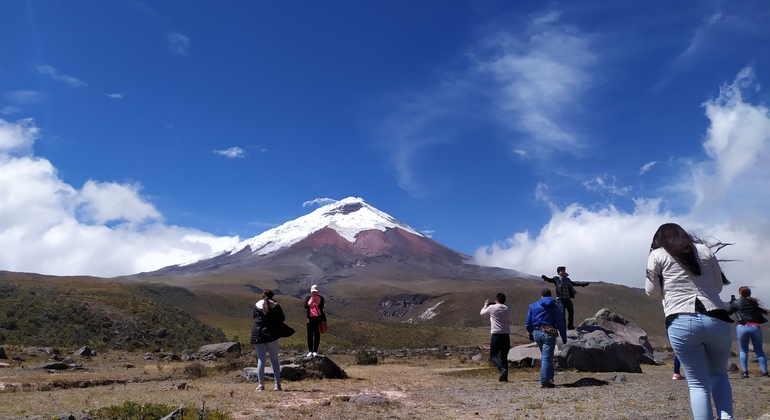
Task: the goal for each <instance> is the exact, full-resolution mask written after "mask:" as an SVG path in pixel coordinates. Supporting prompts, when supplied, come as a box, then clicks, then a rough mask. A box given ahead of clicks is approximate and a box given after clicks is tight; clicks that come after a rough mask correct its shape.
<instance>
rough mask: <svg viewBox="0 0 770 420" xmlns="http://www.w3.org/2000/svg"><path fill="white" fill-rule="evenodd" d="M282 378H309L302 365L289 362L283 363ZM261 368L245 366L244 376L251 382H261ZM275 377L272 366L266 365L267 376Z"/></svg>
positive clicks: (281, 367)
mask: <svg viewBox="0 0 770 420" xmlns="http://www.w3.org/2000/svg"><path fill="white" fill-rule="evenodd" d="M280 369H281V380H286V381H301V380H303V379H307V378H308V372H307V370H305V368H303V367H302V366H300V365H296V364H287V365H281V366H280ZM258 372H259V370H258V369H257V368H255V367H246V368H243V377H244V378H246V380H247V381H249V382H259V374H258ZM274 377H275V375H274V373H273V367H272V366H265V378H270V379H273V378H274Z"/></svg>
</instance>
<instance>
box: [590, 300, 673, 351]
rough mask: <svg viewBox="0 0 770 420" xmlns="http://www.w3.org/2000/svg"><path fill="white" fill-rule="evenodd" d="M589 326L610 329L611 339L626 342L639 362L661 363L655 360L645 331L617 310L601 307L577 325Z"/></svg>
mask: <svg viewBox="0 0 770 420" xmlns="http://www.w3.org/2000/svg"><path fill="white" fill-rule="evenodd" d="M590 326H595V327H601V328H603V329H605V330H608V331H611V333H610V334H609V335H610V337H611V338H612V339H613V340H615V341H620V342H626V343H628V344H629V345H630V346H631V349H632V350H633V351H634V354H635V355H636V359H637V360H638V361H639V363H644V364H650V365H655V364H661V363H660V362H658V361H657V360H655V354H654V350H653V348H652V344H650V341H649V340H648V339H647V333H646V332H645V331H644V330H643V329H641V328H639V327H638V326H636V325H635V324H632V323H631V322H630V321H628V320H626V319H625V318H624V317H623V316H622V315H620V314H618V313H617V312H615V311H613V310H611V309H607V308H603V309H601V310H599V312H597V313H596V315H594V317H593V318H588V319H586V320H584V321H583V322H581V323H580V325H579V327H584V328H585V327H590Z"/></svg>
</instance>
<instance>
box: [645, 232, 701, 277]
mask: <svg viewBox="0 0 770 420" xmlns="http://www.w3.org/2000/svg"><path fill="white" fill-rule="evenodd" d="M695 242H699V241H698V239H697V238H694V237H693V236H692V235H690V234H689V233H687V231H686V230H684V229H682V227H681V226H679V225H677V224H676V223H665V224H662V225H660V227H659V228H658V230H657V232H655V235H654V236H653V237H652V244H650V251H652V250H653V249H658V248H663V249H665V250H666V252H668V253H669V254H670V255H671V256H672V257H674V259H675V260H676V261H677V262H678V263H679V264H682V265H683V266H684V267H686V268H687V269H688V270H690V272H691V273H693V274H695V275H696V276H700V273H701V269H700V264H698V251H697V250H696V249H695Z"/></svg>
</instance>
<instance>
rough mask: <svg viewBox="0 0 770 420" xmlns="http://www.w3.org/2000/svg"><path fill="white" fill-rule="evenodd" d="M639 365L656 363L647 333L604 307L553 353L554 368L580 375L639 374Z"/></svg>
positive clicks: (640, 369)
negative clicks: (575, 372) (574, 370)
mask: <svg viewBox="0 0 770 420" xmlns="http://www.w3.org/2000/svg"><path fill="white" fill-rule="evenodd" d="M640 363H647V364H656V361H655V357H654V355H653V349H652V346H651V345H650V342H649V341H648V340H647V333H645V332H644V330H642V329H641V328H639V327H637V326H636V325H634V324H631V323H630V322H628V321H627V320H626V319H625V318H623V317H622V316H621V315H619V314H617V313H615V312H613V311H612V310H610V309H606V308H605V309H602V310H600V311H599V312H597V313H596V315H595V316H594V317H593V318H589V319H586V320H585V321H583V322H582V323H581V324H580V325H579V326H578V328H577V329H576V330H575V331H574V332H572V333H570V334H569V335H568V341H567V344H565V345H563V346H561V347H560V348H559V349H558V351H557V352H556V353H555V354H554V364H555V365H556V366H557V367H558V368H560V369H576V370H578V371H581V372H631V373H641V372H642V368H641V366H640Z"/></svg>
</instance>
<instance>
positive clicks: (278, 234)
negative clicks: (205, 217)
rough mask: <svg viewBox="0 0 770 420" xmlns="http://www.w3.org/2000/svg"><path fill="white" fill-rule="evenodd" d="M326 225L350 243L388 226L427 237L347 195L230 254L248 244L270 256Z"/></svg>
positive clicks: (238, 247)
mask: <svg viewBox="0 0 770 420" xmlns="http://www.w3.org/2000/svg"><path fill="white" fill-rule="evenodd" d="M324 228H328V229H332V230H334V231H335V232H337V234H338V235H340V236H341V237H343V238H345V239H346V240H347V241H348V242H350V243H351V244H353V243H355V242H356V235H358V234H359V233H361V232H364V231H367V230H379V231H381V232H385V231H386V230H387V229H393V228H400V229H403V230H405V231H407V232H409V233H411V234H413V235H417V236H422V237H424V235H422V234H421V233H419V232H417V231H416V230H414V229H412V228H411V227H409V226H408V225H406V224H404V223H402V222H399V221H398V220H396V219H395V218H393V217H392V216H390V215H389V214H387V213H384V212H382V211H380V210H377V209H376V208H374V207H372V206H370V205H369V204H367V203H366V202H364V200H363V199H361V198H355V197H348V198H346V199H344V200H340V201H337V202H335V203H332V204H327V205H325V206H323V207H320V208H318V209H316V210H315V211H313V212H312V213H310V214H307V215H305V216H301V217H298V218H296V219H294V220H292V221H289V222H286V223H284V224H282V225H281V226H278V227H276V228H273V229H270V230H268V231H265V232H263V233H261V234H259V235H257V236H255V237H253V238H251V239H246V240H245V241H242V242H240V243H239V244H238V245H236V246H235V248H233V249H232V250H231V251H228V253H229V254H230V255H233V254H236V253H238V252H240V251H242V250H243V249H244V248H246V247H248V248H250V249H251V252H253V253H255V254H257V255H267V254H269V253H271V252H275V251H279V250H281V249H285V248H288V247H290V246H292V245H294V244H296V243H298V242H300V241H301V240H303V239H306V238H307V237H309V236H310V235H312V234H313V233H315V232H317V231H319V230H321V229H324Z"/></svg>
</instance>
